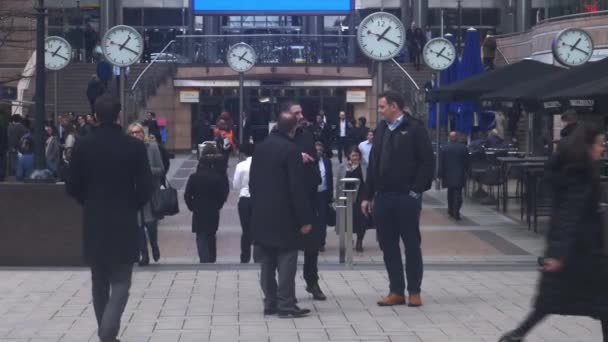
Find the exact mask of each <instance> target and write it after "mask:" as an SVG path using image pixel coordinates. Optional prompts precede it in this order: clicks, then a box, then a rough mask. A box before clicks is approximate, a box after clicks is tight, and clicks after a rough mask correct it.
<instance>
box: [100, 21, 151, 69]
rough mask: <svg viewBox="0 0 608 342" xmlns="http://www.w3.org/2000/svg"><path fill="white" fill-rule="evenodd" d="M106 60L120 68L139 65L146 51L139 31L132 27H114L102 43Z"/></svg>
mask: <svg viewBox="0 0 608 342" xmlns="http://www.w3.org/2000/svg"><path fill="white" fill-rule="evenodd" d="M101 47H102V50H103V54H104V56H105V57H106V59H107V60H108V61H109V62H110V63H112V64H114V65H116V66H119V67H127V66H129V65H132V64H134V63H137V61H139V59H140V58H141V55H142V53H143V51H144V40H143V39H142V37H141V35H140V34H139V32H137V30H135V29H134V28H132V27H130V26H125V25H119V26H114V27H113V28H111V29H110V30H108V32H106V34H105V35H104V36H103V40H102V42H101Z"/></svg>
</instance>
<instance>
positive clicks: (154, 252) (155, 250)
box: [152, 246, 160, 262]
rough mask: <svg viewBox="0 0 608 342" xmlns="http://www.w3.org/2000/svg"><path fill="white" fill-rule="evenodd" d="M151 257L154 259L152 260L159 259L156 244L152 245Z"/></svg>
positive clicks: (158, 250) (156, 260)
mask: <svg viewBox="0 0 608 342" xmlns="http://www.w3.org/2000/svg"><path fill="white" fill-rule="evenodd" d="M152 258H153V259H154V262H158V260H160V249H159V248H158V246H152Z"/></svg>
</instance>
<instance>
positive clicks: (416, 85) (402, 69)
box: [391, 58, 420, 90]
mask: <svg viewBox="0 0 608 342" xmlns="http://www.w3.org/2000/svg"><path fill="white" fill-rule="evenodd" d="M391 60H392V61H393V63H395V65H397V67H399V69H401V71H403V73H404V74H405V75H406V76H407V78H409V79H410V81H411V82H412V84H413V85H414V87H416V90H420V87H419V86H418V83H416V81H414V78H413V77H412V76H411V75H410V73H409V72H407V70H405V68H404V67H402V66H401V64H399V62H397V61H396V60H395V59H394V58H393V59H391Z"/></svg>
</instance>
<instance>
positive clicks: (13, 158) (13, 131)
mask: <svg viewBox="0 0 608 342" xmlns="http://www.w3.org/2000/svg"><path fill="white" fill-rule="evenodd" d="M28 133H29V130H28V129H27V128H26V127H25V125H24V124H23V123H22V118H21V115H18V114H15V115H13V116H12V117H11V123H10V124H9V125H8V129H7V142H8V164H9V166H8V170H9V176H13V175H15V174H16V171H17V155H18V152H19V145H20V143H21V139H22V138H23V137H24V136H25V135H27V134H28Z"/></svg>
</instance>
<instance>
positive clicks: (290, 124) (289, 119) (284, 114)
mask: <svg viewBox="0 0 608 342" xmlns="http://www.w3.org/2000/svg"><path fill="white" fill-rule="evenodd" d="M297 125H298V118H296V116H295V115H293V114H291V113H290V112H289V111H281V114H279V119H278V120H277V129H278V130H279V132H281V133H283V134H289V133H291V132H292V131H293V130H294V129H295V128H296V126H297Z"/></svg>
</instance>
